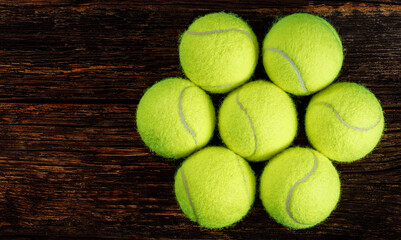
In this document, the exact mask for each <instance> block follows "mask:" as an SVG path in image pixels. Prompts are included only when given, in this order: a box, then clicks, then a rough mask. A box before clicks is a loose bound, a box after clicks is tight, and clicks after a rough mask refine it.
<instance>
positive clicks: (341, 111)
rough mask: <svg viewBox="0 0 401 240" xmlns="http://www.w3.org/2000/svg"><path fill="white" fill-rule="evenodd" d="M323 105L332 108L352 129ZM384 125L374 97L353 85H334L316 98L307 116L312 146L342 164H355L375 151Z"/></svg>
mask: <svg viewBox="0 0 401 240" xmlns="http://www.w3.org/2000/svg"><path fill="white" fill-rule="evenodd" d="M322 102H324V103H328V104H330V105H331V106H332V107H333V108H334V109H335V110H336V112H337V114H338V115H339V117H341V119H342V120H343V121H344V122H345V123H347V124H348V125H349V126H347V125H346V124H344V122H342V121H341V120H340V119H339V118H338V116H337V115H336V114H335V112H334V111H333V109H332V108H330V107H329V106H328V105H327V104H320V103H322ZM384 125H385V120H384V116H383V110H382V107H381V105H380V103H379V101H378V100H377V98H376V97H375V95H374V94H373V93H372V92H370V91H369V90H368V89H367V88H365V87H364V86H362V85H359V84H357V83H350V82H341V83H336V84H333V85H331V86H330V87H328V88H327V89H325V90H324V91H322V92H319V93H318V94H316V95H315V96H313V98H312V99H311V101H310V103H309V105H308V108H307V111H306V115H305V130H306V135H307V136H308V140H309V142H310V143H311V144H312V145H313V146H314V147H315V148H316V149H317V150H318V151H320V152H322V153H323V154H324V155H326V156H327V157H328V158H330V159H332V160H336V161H339V162H352V161H355V160H358V159H361V158H363V157H364V156H366V155H367V154H368V153H370V152H371V151H373V149H374V148H375V147H376V145H377V144H378V143H379V141H380V139H381V136H382V134H383V131H384ZM350 126H352V127H353V128H351V127H350ZM354 128H360V129H363V130H358V129H354Z"/></svg>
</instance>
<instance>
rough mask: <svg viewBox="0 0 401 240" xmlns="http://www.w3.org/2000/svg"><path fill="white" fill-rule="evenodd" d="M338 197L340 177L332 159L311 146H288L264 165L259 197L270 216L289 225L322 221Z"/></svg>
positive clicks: (308, 225) (312, 224)
mask: <svg viewBox="0 0 401 240" xmlns="http://www.w3.org/2000/svg"><path fill="white" fill-rule="evenodd" d="M339 197H340V179H339V176H338V173H337V171H336V169H335V168H334V166H333V164H332V163H331V161H329V160H328V159H327V158H326V157H325V156H323V155H322V154H320V153H319V152H317V151H315V150H313V149H310V148H300V147H295V148H289V149H287V150H285V151H283V152H282V153H280V154H279V155H277V156H276V157H274V158H273V159H272V160H270V161H269V163H268V164H267V165H266V167H265V169H264V170H263V173H262V176H261V179H260V198H261V200H262V203H263V205H264V207H265V209H266V211H267V212H268V213H269V215H270V216H271V217H273V218H274V219H275V220H276V221H277V222H278V223H280V224H282V225H284V226H286V227H289V228H292V229H301V228H310V227H312V226H314V225H316V224H318V223H320V222H322V221H324V220H325V219H326V218H327V217H328V216H329V215H330V213H331V212H332V211H333V209H334V208H335V207H336V205H337V203H338V201H339Z"/></svg>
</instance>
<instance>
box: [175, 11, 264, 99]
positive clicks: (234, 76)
mask: <svg viewBox="0 0 401 240" xmlns="http://www.w3.org/2000/svg"><path fill="white" fill-rule="evenodd" d="M229 29H237V30H242V31H245V32H247V33H248V34H249V36H251V38H252V39H251V38H250V37H249V36H248V35H247V34H245V33H244V32H241V31H226V32H217V33H209V34H204V35H193V34H188V33H187V32H184V33H183V34H182V36H181V39H180V44H179V55H180V62H181V66H182V69H183V71H184V73H185V75H186V76H187V77H188V78H189V79H190V80H191V81H193V82H194V83H195V84H197V85H199V86H200V87H202V88H203V89H205V90H207V91H210V92H213V93H225V92H228V91H230V90H231V89H234V88H235V87H237V86H239V85H241V84H243V83H244V82H246V81H247V80H248V79H249V78H250V77H251V76H252V74H253V72H254V69H255V67H256V64H257V60H258V54H259V53H258V52H259V47H258V42H257V39H256V36H255V34H254V33H253V31H252V29H251V28H250V27H249V25H248V24H247V23H246V22H245V21H243V20H242V19H241V18H239V17H238V16H236V15H235V14H230V13H224V12H219V13H211V14H207V15H205V16H202V17H200V18H198V19H196V20H195V21H194V22H193V23H192V24H191V25H190V26H189V28H188V30H187V31H190V32H197V33H199V32H208V31H215V30H229Z"/></svg>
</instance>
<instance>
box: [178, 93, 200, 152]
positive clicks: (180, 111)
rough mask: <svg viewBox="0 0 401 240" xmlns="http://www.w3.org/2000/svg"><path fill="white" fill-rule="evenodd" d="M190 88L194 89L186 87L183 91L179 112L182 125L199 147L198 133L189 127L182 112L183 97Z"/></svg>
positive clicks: (179, 101)
mask: <svg viewBox="0 0 401 240" xmlns="http://www.w3.org/2000/svg"><path fill="white" fill-rule="evenodd" d="M190 87H192V86H189V87H186V88H184V89H183V90H182V91H181V94H180V98H179V100H178V111H179V113H180V119H181V123H182V125H184V127H185V129H187V131H188V132H189V133H190V134H191V135H192V136H193V138H194V140H195V145H196V146H198V140H197V139H196V133H195V132H194V131H192V129H191V128H190V127H189V126H188V124H187V122H186V121H185V118H184V113H183V112H182V96H183V95H184V92H185V90H186V89H188V88H190Z"/></svg>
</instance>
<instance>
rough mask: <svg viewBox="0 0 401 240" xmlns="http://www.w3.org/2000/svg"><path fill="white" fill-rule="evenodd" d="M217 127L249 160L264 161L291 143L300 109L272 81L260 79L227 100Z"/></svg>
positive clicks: (236, 91) (248, 84)
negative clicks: (297, 110) (297, 109)
mask: <svg viewBox="0 0 401 240" xmlns="http://www.w3.org/2000/svg"><path fill="white" fill-rule="evenodd" d="M239 103H240V104H241V105H242V106H241V105H240V104H239ZM242 107H243V108H244V109H242ZM244 110H245V111H244ZM248 117H249V118H248ZM249 119H250V120H251V122H252V125H251V122H250V120H249ZM218 126H219V132H220V136H221V138H222V140H223V142H224V143H225V144H226V145H227V147H228V148H230V149H231V150H232V151H234V152H236V153H237V154H239V155H240V156H243V157H245V158H246V159H248V160H250V161H263V160H266V159H269V158H270V157H272V156H273V155H275V154H277V153H278V152H280V151H282V150H284V149H285V148H287V147H288V146H289V145H290V144H291V143H292V141H293V140H294V138H295V136H296V133H297V112H296V109H295V104H294V102H293V101H292V99H291V98H290V97H289V96H288V94H287V93H285V92H284V91H283V90H281V89H280V88H279V87H277V86H276V85H274V84H273V83H270V82H267V81H263V80H258V81H254V82H250V83H247V84H245V85H244V86H242V87H241V88H239V89H236V90H235V91H233V92H231V93H230V94H229V95H228V96H227V97H226V98H225V99H224V101H223V103H222V105H221V107H220V110H219V118H218ZM252 127H253V129H252ZM255 138H256V144H255ZM255 149H256V151H255Z"/></svg>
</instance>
